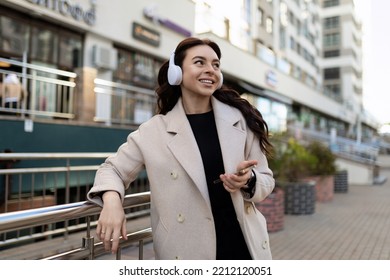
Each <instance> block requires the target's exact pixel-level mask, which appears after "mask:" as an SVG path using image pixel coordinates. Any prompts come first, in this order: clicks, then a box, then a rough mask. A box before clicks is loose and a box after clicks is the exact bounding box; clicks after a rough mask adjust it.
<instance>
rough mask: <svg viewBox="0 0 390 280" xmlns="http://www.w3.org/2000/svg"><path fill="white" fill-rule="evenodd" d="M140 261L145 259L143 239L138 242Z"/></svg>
mask: <svg viewBox="0 0 390 280" xmlns="http://www.w3.org/2000/svg"><path fill="white" fill-rule="evenodd" d="M138 259H140V260H143V259H144V240H143V239H141V240H140V241H139V242H138Z"/></svg>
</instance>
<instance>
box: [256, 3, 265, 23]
mask: <svg viewBox="0 0 390 280" xmlns="http://www.w3.org/2000/svg"><path fill="white" fill-rule="evenodd" d="M263 15H264V12H263V10H262V9H261V8H260V7H258V8H257V19H258V23H259V26H263Z"/></svg>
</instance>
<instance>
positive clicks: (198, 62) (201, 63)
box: [195, 60, 203, 65]
mask: <svg viewBox="0 0 390 280" xmlns="http://www.w3.org/2000/svg"><path fill="white" fill-rule="evenodd" d="M195 64H200V65H203V61H202V60H196V61H195Z"/></svg>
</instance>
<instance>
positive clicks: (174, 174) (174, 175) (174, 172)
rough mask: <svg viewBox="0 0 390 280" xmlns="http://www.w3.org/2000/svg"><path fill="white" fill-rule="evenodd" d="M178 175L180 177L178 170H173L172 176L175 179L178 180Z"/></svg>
mask: <svg viewBox="0 0 390 280" xmlns="http://www.w3.org/2000/svg"><path fill="white" fill-rule="evenodd" d="M178 177H179V174H177V172H176V171H171V178H172V179H173V180H176V179H177V178H178Z"/></svg>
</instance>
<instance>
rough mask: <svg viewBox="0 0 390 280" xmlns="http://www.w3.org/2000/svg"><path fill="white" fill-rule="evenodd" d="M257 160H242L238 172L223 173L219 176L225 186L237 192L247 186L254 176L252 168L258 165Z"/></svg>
mask: <svg viewBox="0 0 390 280" xmlns="http://www.w3.org/2000/svg"><path fill="white" fill-rule="evenodd" d="M257 163H258V162H257V160H246V161H242V162H240V163H239V164H238V165H237V172H236V173H234V174H227V173H225V174H222V175H220V176H219V178H220V179H221V181H222V183H223V187H224V188H225V189H226V190H227V191H228V192H231V193H233V192H236V191H238V190H239V189H241V188H243V187H246V183H247V182H248V180H249V179H250V178H251V176H252V172H251V171H252V168H253V166H255V165H257Z"/></svg>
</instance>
